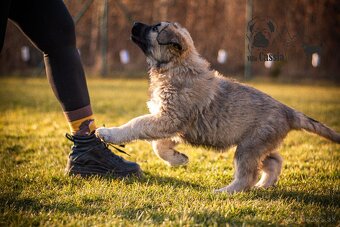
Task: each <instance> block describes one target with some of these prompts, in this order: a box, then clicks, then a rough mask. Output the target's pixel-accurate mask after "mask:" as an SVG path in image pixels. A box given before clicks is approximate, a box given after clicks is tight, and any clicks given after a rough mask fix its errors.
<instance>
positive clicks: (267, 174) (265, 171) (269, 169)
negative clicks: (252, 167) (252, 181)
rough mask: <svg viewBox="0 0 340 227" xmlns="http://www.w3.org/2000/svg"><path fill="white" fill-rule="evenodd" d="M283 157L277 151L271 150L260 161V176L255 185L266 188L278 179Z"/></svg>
mask: <svg viewBox="0 0 340 227" xmlns="http://www.w3.org/2000/svg"><path fill="white" fill-rule="evenodd" d="M282 162H283V159H282V157H281V156H280V154H279V153H277V152H273V153H271V154H269V155H268V156H267V157H266V158H265V159H264V160H263V161H262V176H261V179H260V181H259V182H257V184H256V185H255V187H262V188H268V187H270V186H273V185H274V184H275V183H276V182H277V181H278V179H279V175H280V173H281V168H282Z"/></svg>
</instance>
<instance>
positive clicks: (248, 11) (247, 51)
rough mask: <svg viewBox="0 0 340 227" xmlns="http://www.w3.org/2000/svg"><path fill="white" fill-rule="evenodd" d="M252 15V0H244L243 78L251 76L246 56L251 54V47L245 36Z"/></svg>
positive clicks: (248, 60)
mask: <svg viewBox="0 0 340 227" xmlns="http://www.w3.org/2000/svg"><path fill="white" fill-rule="evenodd" d="M252 17H253V0H246V23H245V36H244V44H245V45H244V78H245V79H246V80H249V79H250V78H251V76H252V72H251V61H250V59H248V56H251V54H252V53H251V48H249V39H248V37H247V32H248V24H249V22H250V21H251V20H252Z"/></svg>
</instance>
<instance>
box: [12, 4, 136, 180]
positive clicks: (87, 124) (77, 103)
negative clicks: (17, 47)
mask: <svg viewBox="0 0 340 227" xmlns="http://www.w3.org/2000/svg"><path fill="white" fill-rule="evenodd" d="M9 18H10V19H11V20H13V21H14V22H15V23H16V24H17V25H18V27H19V28H20V29H21V30H22V31H23V32H24V33H25V34H26V36H27V37H28V38H29V39H30V40H31V41H32V43H33V44H34V45H35V46H36V47H37V48H39V49H40V50H41V51H42V52H43V53H44V60H45V66H46V74H47V77H48V79H49V82H50V84H51V87H52V89H53V91H54V94H55V95H56V97H57V98H58V100H59V102H60V104H61V106H62V108H63V111H64V113H65V116H66V118H67V120H68V121H69V125H70V128H71V131H72V134H73V136H68V138H69V139H70V140H72V141H73V142H74V143H75V146H73V147H72V152H71V154H70V158H69V163H68V166H67V171H68V173H70V174H80V175H86V176H87V175H93V174H100V175H107V174H110V175H115V176H125V175H128V174H130V173H138V172H139V171H140V168H139V166H138V165H137V164H136V163H132V162H127V161H125V160H124V159H122V158H120V157H118V156H115V155H114V154H113V153H112V152H108V151H109V150H108V148H107V145H106V144H104V143H103V142H101V141H100V140H99V139H98V138H96V137H95V135H94V133H93V132H94V130H95V128H96V127H95V124H94V117H93V114H92V109H91V105H90V99H89V94H88V90H87V84H86V80H85V75H84V70H83V67H82V64H81V61H80V56H79V53H78V50H77V49H76V37H75V28H74V23H73V20H72V17H71V16H70V14H69V12H68V10H67V8H66V6H65V5H64V3H63V1H62V0H48V1H46V0H12V4H11V7H10V13H9Z"/></svg>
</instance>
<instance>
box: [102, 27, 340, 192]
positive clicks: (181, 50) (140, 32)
mask: <svg viewBox="0 0 340 227" xmlns="http://www.w3.org/2000/svg"><path fill="white" fill-rule="evenodd" d="M131 39H132V41H133V42H135V43H136V44H137V45H138V46H139V47H140V48H141V49H142V51H143V52H144V54H145V55H146V58H147V62H148V64H149V66H150V71H149V73H150V90H151V99H150V101H149V102H148V107H149V109H150V114H147V115H144V116H140V117H137V118H135V119H132V120H131V121H129V122H128V123H126V124H125V125H122V126H120V127H113V128H99V129H97V131H96V134H97V136H98V137H100V138H101V139H103V140H104V141H107V142H110V143H114V144H121V143H127V142H130V141H132V140H139V139H141V140H149V141H152V142H151V143H152V147H153V150H154V152H155V153H156V155H157V156H158V157H160V158H161V159H163V160H164V161H165V162H166V163H168V164H169V165H171V166H177V165H183V164H186V163H187V162H188V157H187V156H186V155H184V154H182V153H180V152H178V151H176V150H175V146H176V144H178V143H180V142H186V143H189V144H192V145H202V146H206V147H211V148H214V149H217V150H226V149H227V148H228V147H231V146H237V149H236V153H235V158H234V165H235V169H236V171H235V176H234V180H233V181H232V182H231V183H230V184H229V185H228V186H226V187H224V188H221V189H219V190H217V191H220V192H228V193H233V192H239V191H244V190H247V189H249V188H251V187H253V186H256V187H264V188H266V187H269V186H272V185H274V184H275V183H276V182H277V180H278V177H279V175H280V172H281V168H282V158H281V156H280V155H279V153H278V151H277V147H278V145H279V144H280V143H281V142H282V140H283V139H284V138H285V136H286V135H287V133H288V132H289V131H290V130H299V129H305V130H307V131H309V132H313V133H316V134H318V135H320V136H323V137H325V138H327V139H329V140H332V141H334V142H336V143H340V134H339V133H336V132H335V131H333V130H332V129H330V128H328V127H327V126H325V125H324V124H322V123H320V122H318V121H316V120H313V119H312V118H310V117H307V116H306V115H304V114H303V113H300V112H298V111H296V110H294V109H292V108H290V107H288V106H286V105H284V104H282V103H280V102H278V101H277V100H275V99H273V98H272V97H270V96H268V95H266V94H264V93H262V92H261V91H259V90H256V89H255V88H252V87H249V86H247V85H244V84H241V83H238V82H236V81H234V80H231V79H228V78H225V77H223V76H222V75H220V74H219V73H218V72H216V71H214V70H212V69H210V67H209V63H208V62H207V61H206V60H204V59H203V58H202V57H201V56H200V55H199V54H198V53H197V51H196V49H195V46H194V43H193V41H192V39H191V37H190V34H189V32H188V31H187V30H186V29H185V28H183V27H181V26H180V25H179V24H178V23H169V22H162V23H158V24H155V25H146V24H142V23H135V24H134V25H133V28H132V31H131ZM259 173H262V176H261V179H260V180H258V178H259Z"/></svg>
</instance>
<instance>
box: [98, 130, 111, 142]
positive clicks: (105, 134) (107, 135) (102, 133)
mask: <svg viewBox="0 0 340 227" xmlns="http://www.w3.org/2000/svg"><path fill="white" fill-rule="evenodd" d="M110 131H111V129H108V128H105V127H100V128H97V129H96V132H95V134H96V136H97V137H98V138H99V139H102V140H104V141H105V142H110V143H113V141H112V133H111V132H110Z"/></svg>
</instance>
